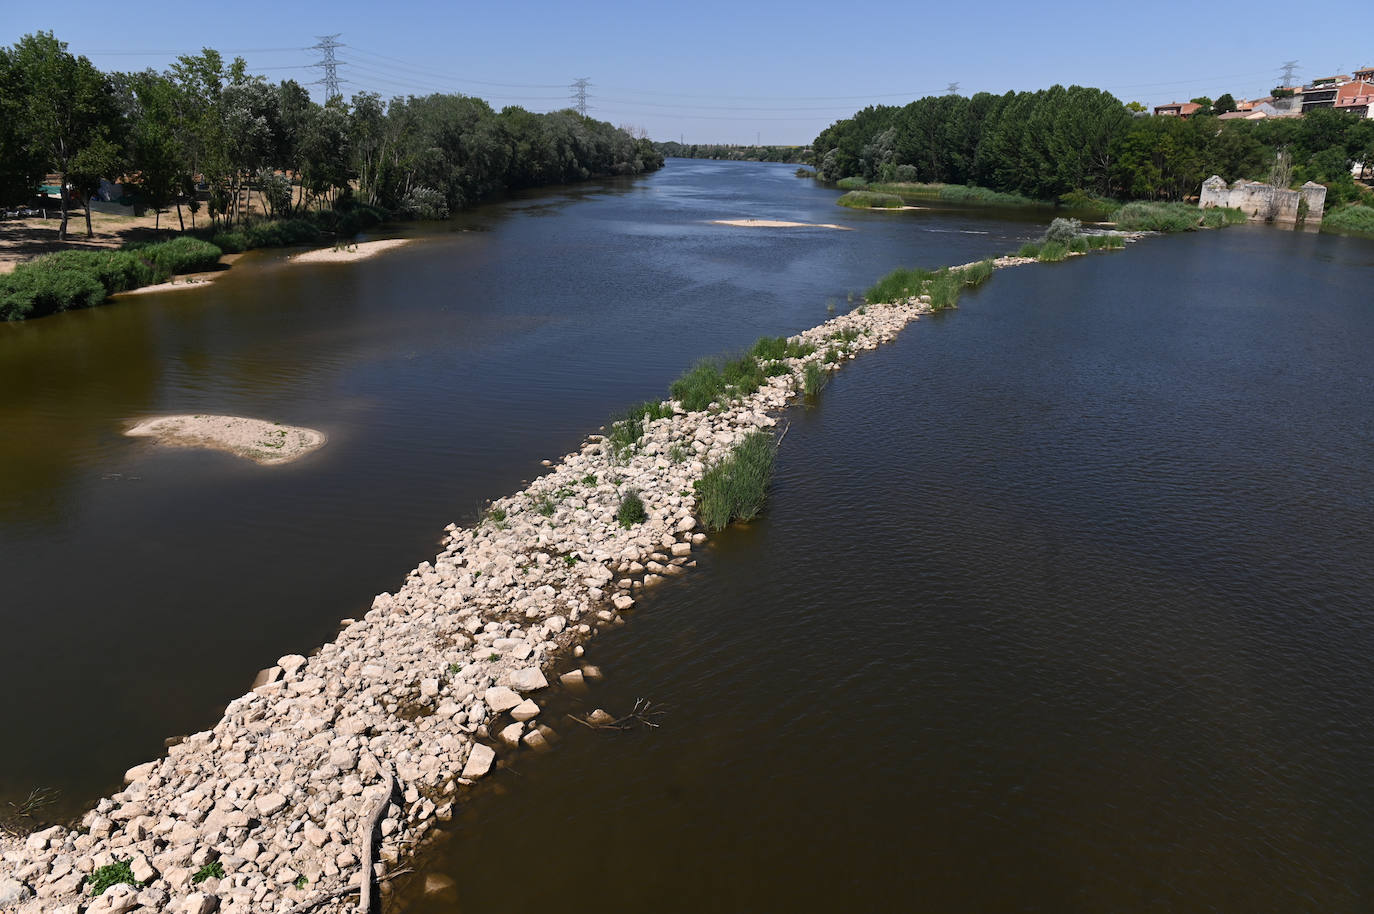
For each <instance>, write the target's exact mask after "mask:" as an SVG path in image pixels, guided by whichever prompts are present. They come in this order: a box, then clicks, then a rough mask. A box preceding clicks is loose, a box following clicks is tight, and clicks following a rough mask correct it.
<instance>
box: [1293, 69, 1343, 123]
mask: <svg viewBox="0 0 1374 914" xmlns="http://www.w3.org/2000/svg"><path fill="white" fill-rule="evenodd" d="M1348 82H1350V77H1349V76H1346V75H1345V74H1341V75H1339V76H1323V77H1322V78H1321V79H1314V80H1312V82H1310V83H1308V84H1307V85H1306V86H1303V88H1302V113H1303V114H1306V113H1307V112H1309V111H1312V110H1313V109H1315V108H1334V107H1335V106H1336V94H1337V93H1338V92H1340V91H1341V86H1344V85H1345V84H1346V83H1348Z"/></svg>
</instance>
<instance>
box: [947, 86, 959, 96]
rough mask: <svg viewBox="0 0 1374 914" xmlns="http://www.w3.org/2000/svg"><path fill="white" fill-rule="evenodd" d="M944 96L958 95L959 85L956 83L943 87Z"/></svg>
mask: <svg viewBox="0 0 1374 914" xmlns="http://www.w3.org/2000/svg"><path fill="white" fill-rule="evenodd" d="M945 94H947V95H958V94H959V84H958V83H950V84H949V85H948V86H945Z"/></svg>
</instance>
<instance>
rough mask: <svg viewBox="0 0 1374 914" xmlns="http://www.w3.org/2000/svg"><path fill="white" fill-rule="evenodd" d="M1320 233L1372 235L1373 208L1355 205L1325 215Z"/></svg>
mask: <svg viewBox="0 0 1374 914" xmlns="http://www.w3.org/2000/svg"><path fill="white" fill-rule="evenodd" d="M1322 231H1332V232H1366V233H1370V234H1374V207H1370V206H1363V205H1361V204H1358V203H1356V204H1352V205H1350V206H1343V207H1341V208H1340V209H1337V210H1334V211H1333V212H1330V213H1327V214H1326V217H1325V218H1324V219H1322Z"/></svg>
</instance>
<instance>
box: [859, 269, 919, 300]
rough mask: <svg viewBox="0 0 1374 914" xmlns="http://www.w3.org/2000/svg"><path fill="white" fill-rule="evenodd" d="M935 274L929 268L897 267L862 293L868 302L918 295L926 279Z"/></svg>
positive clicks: (901, 298)
mask: <svg viewBox="0 0 1374 914" xmlns="http://www.w3.org/2000/svg"><path fill="white" fill-rule="evenodd" d="M934 275H935V274H934V273H932V272H931V271H930V270H922V269H920V268H919V267H917V268H907V267H898V268H897V269H895V270H893V271H892V272H891V273H888V274H887V275H886V276H884V277H883V278H882V279H880V280H878V281H877V282H876V283H874V284H873V286H871V287H870V288H869V290H868V291H867V292H865V293H864V298H866V299H867V300H868V303H869V304H877V303H878V302H893V301H901V300H903V299H907V298H911V297H912V296H913V295H920V294H921V290H922V289H923V288H924V287H925V284H926V281H927V280H928V279H930V278H931V277H933V276H934Z"/></svg>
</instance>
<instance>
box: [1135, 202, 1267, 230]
mask: <svg viewBox="0 0 1374 914" xmlns="http://www.w3.org/2000/svg"><path fill="white" fill-rule="evenodd" d="M1248 218H1249V217H1247V216H1246V215H1245V213H1243V212H1241V211H1240V210H1238V209H1229V208H1225V207H1211V208H1208V209H1198V208H1197V207H1196V206H1193V205H1191V204H1188V203H1145V202H1139V201H1138V202H1135V203H1127V204H1126V205H1125V206H1123V207H1121V209H1119V210H1117V211H1116V212H1115V213H1113V214H1112V216H1111V221H1112V222H1115V223H1116V227H1117V228H1118V229H1120V230H1121V231H1124V232H1195V231H1197V230H1198V229H1200V228H1222V227H1224V226H1227V225H1241V224H1243V223H1245V222H1246V221H1247V219H1248Z"/></svg>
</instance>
